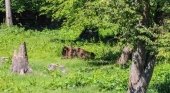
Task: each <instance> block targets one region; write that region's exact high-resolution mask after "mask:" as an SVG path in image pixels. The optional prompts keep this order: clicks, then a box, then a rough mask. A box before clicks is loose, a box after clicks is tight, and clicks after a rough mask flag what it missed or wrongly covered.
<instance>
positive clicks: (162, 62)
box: [0, 26, 170, 93]
mask: <svg viewBox="0 0 170 93" xmlns="http://www.w3.org/2000/svg"><path fill="white" fill-rule="evenodd" d="M78 35H79V33H76V32H74V31H71V30H70V31H66V30H51V31H49V30H48V29H46V30H44V31H42V32H39V31H32V30H25V29H24V28H18V27H11V28H8V27H5V26H1V27H0V56H1V57H2V56H3V57H9V59H11V56H12V54H13V51H14V49H16V48H17V47H18V46H19V44H20V43H22V42H24V41H25V42H26V43H27V50H28V56H29V61H30V66H31V67H32V69H33V73H31V74H27V75H24V76H20V75H16V74H12V73H11V72H10V64H11V61H10V60H9V61H8V62H6V63H4V64H2V65H0V74H1V75H0V92H3V93H48V92H50V93H56V92H57V93H87V92H89V93H124V92H126V91H127V88H128V87H127V86H128V77H129V67H127V68H121V67H119V66H118V65H116V64H114V63H115V61H116V59H117V57H118V56H119V54H120V50H121V48H122V47H123V44H122V43H114V44H113V45H109V44H104V43H102V42H99V43H95V44H94V43H88V42H76V43H74V42H73V41H74V40H75V38H76V37H77V36H78ZM169 38H170V34H169V33H168V32H167V33H166V34H164V35H162V36H161V37H160V38H159V40H158V42H159V43H160V44H164V46H160V48H159V53H158V62H159V64H157V65H156V67H155V70H154V74H153V77H152V80H151V83H150V86H149V89H148V93H168V90H170V72H169V71H170V50H169V49H170V46H169V44H168V43H169V42H170V41H169V40H170V39H169ZM64 45H72V46H75V47H81V48H84V49H86V50H88V51H91V52H94V53H95V54H96V59H95V60H86V61H85V60H80V59H61V49H62V47H63V46H64ZM50 63H58V64H62V65H64V66H65V67H66V73H65V74H63V73H60V72H58V71H55V72H49V71H48V70H47V66H48V64H50ZM129 64H130V63H129Z"/></svg>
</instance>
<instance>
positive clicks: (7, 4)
mask: <svg viewBox="0 0 170 93" xmlns="http://www.w3.org/2000/svg"><path fill="white" fill-rule="evenodd" d="M5 10H6V24H7V26H11V25H13V22H12V13H11V2H10V0H5Z"/></svg>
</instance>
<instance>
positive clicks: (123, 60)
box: [117, 46, 132, 65]
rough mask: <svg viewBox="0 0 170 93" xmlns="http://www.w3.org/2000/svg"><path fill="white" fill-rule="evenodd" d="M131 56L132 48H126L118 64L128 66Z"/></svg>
mask: <svg viewBox="0 0 170 93" xmlns="http://www.w3.org/2000/svg"><path fill="white" fill-rule="evenodd" d="M131 54H132V48H130V47H129V46H127V47H124V48H123V51H122V54H121V56H120V58H119V59H118V61H117V64H120V65H124V64H126V63H127V61H128V60H129V59H130V58H131Z"/></svg>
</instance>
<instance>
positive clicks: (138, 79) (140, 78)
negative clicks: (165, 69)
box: [128, 0, 156, 93]
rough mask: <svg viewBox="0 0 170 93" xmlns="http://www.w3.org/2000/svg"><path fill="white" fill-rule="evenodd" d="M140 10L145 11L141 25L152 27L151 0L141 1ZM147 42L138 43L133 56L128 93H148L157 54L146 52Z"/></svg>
mask: <svg viewBox="0 0 170 93" xmlns="http://www.w3.org/2000/svg"><path fill="white" fill-rule="evenodd" d="M138 3H140V4H141V6H140V8H141V9H143V11H142V12H141V15H142V17H143V19H142V21H141V23H142V25H143V26H145V27H151V25H152V21H151V18H150V0H143V1H141V0H139V2H138ZM145 46H146V45H145V41H140V40H138V41H137V44H136V49H135V52H133V54H132V65H131V72H130V78H129V87H128V93H146V91H147V87H148V85H149V82H150V80H151V77H152V73H153V70H154V65H155V60H156V57H155V54H151V52H150V51H147V52H146V49H145Z"/></svg>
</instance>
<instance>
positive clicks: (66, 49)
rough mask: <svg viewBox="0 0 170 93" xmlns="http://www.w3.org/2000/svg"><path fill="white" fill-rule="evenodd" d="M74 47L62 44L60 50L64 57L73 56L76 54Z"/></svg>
mask: <svg viewBox="0 0 170 93" xmlns="http://www.w3.org/2000/svg"><path fill="white" fill-rule="evenodd" d="M75 51H76V50H75V49H73V48H72V47H70V46H64V48H63V51H62V55H63V57H64V58H73V57H74V56H76V55H75V54H76V53H75Z"/></svg>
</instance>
